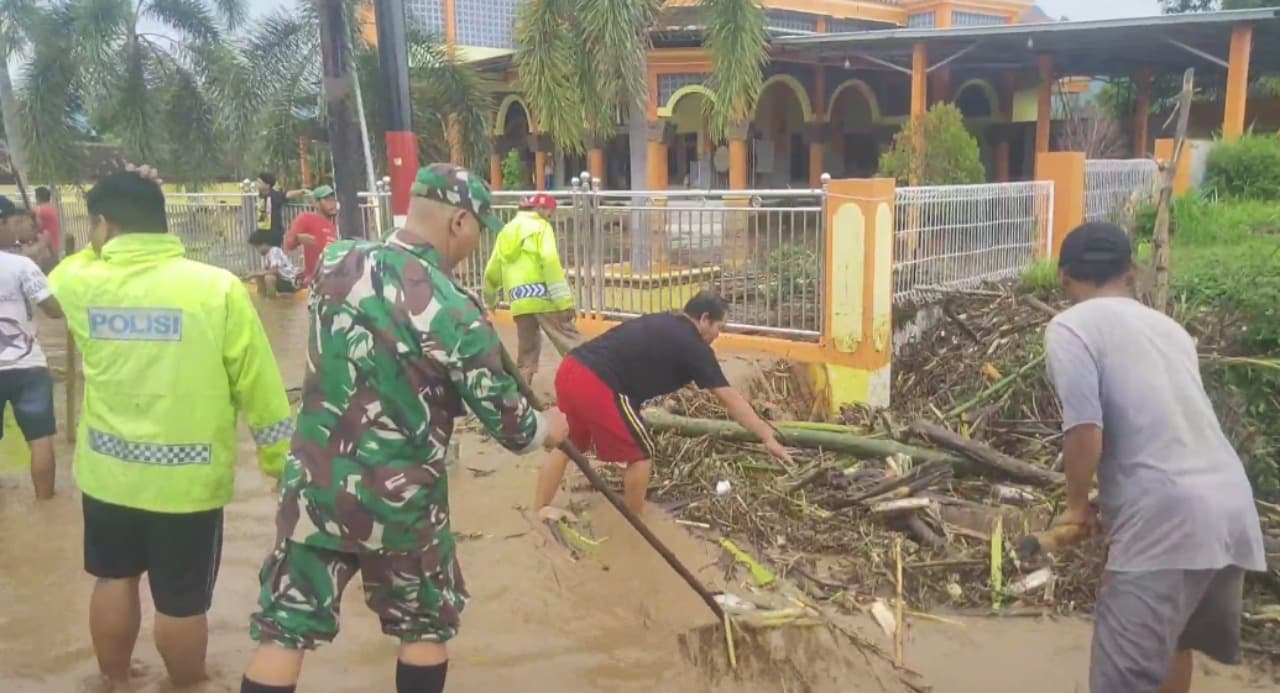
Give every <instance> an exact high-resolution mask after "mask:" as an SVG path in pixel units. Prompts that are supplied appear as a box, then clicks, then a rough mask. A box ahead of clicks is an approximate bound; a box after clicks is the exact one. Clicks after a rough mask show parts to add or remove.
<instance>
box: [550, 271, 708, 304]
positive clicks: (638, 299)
mask: <svg viewBox="0 0 1280 693" xmlns="http://www.w3.org/2000/svg"><path fill="white" fill-rule="evenodd" d="M720 272H721V270H720V268H719V267H700V268H695V269H681V270H672V271H669V272H653V273H644V274H640V273H632V272H631V268H630V267H629V266H628V265H626V264H625V263H624V264H613V265H606V266H605V268H604V271H603V272H602V273H601V274H600V275H599V281H600V284H602V285H603V289H604V302H603V303H602V304H601V305H603V309H604V310H605V311H618V312H626V313H661V312H665V311H669V310H677V309H680V308H683V307H684V304H685V303H688V302H689V299H691V298H693V297H694V295H695V294H697V293H698V292H699V291H701V290H702V289H703V288H705V287H706V286H707V285H709V284H712V283H714V282H715V281H716V280H717V279H718V278H719V277H720ZM565 276H566V278H568V279H569V282H570V283H571V284H572V285H573V286H574V289H575V291H594V290H599V289H598V288H593V287H592V286H591V283H592V282H591V278H590V277H588V276H583V273H580V272H578V271H576V270H572V269H571V270H567V271H566V272H565ZM593 303H594V301H593Z"/></svg>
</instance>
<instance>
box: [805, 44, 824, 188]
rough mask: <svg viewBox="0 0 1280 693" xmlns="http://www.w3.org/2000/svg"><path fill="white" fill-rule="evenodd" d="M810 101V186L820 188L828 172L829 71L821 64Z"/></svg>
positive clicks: (807, 128)
mask: <svg viewBox="0 0 1280 693" xmlns="http://www.w3.org/2000/svg"><path fill="white" fill-rule="evenodd" d="M825 30H826V22H825V21H824V22H823V31H825ZM809 102H810V103H812V104H813V121H812V122H809V123H805V130H806V134H807V135H808V137H809V187H811V188H818V187H820V186H821V185H822V174H824V173H826V171H825V170H823V169H825V168H826V160H827V71H826V69H825V68H824V67H822V66H821V65H818V66H817V67H816V68H815V69H814V74H813V94H811V95H810V98H809Z"/></svg>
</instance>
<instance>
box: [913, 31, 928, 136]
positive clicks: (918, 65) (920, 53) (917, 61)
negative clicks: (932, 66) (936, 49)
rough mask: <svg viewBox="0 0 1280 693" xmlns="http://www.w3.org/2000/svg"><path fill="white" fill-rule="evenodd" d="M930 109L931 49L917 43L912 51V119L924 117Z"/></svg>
mask: <svg viewBox="0 0 1280 693" xmlns="http://www.w3.org/2000/svg"><path fill="white" fill-rule="evenodd" d="M928 107H929V47H928V46H927V45H926V44H924V43H923V42H922V43H917V44H916V45H915V46H914V47H913V48H912V50H911V118H912V119H915V118H919V117H920V116H922V115H924V112H925V110H926V109H927V108H928Z"/></svg>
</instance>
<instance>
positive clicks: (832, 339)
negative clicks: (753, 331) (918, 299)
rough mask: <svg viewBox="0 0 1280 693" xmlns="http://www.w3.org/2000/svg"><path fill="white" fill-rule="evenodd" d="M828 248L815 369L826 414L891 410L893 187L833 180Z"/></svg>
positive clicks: (885, 182) (885, 181) (817, 389)
mask: <svg viewBox="0 0 1280 693" xmlns="http://www.w3.org/2000/svg"><path fill="white" fill-rule="evenodd" d="M827 190H828V196H827V202H826V228H827V233H826V234H825V235H824V241H825V245H824V248H823V252H824V259H825V261H826V266H827V268H828V270H827V271H826V272H824V273H823V277H824V284H823V287H822V290H823V299H824V300H823V302H822V306H823V320H822V334H821V336H820V338H819V345H820V347H821V349H822V351H823V353H824V358H823V362H822V363H818V364H813V365H811V366H810V374H811V380H812V381H813V384H814V386H815V387H814V391H815V392H818V393H821V394H820V396H821V398H822V403H823V405H825V407H824V408H825V409H826V410H827V411H828V412H838V411H839V410H840V408H841V407H843V406H846V405H848V404H854V403H866V404H870V405H872V406H876V407H886V406H888V405H889V381H890V369H891V366H892V361H893V243H894V238H893V235H894V229H893V225H894V213H893V205H894V182H893V180H892V179H885V178H877V179H869V180H833V181H831V183H830V184H829V185H828V188H827Z"/></svg>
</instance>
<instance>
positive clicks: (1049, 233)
mask: <svg viewBox="0 0 1280 693" xmlns="http://www.w3.org/2000/svg"><path fill="white" fill-rule="evenodd" d="M1036 180H1047V181H1052V182H1053V218H1052V219H1049V220H1048V223H1046V224H1044V225H1043V226H1042V227H1041V236H1040V253H1041V256H1042V257H1048V258H1051V259H1054V260H1056V259H1057V258H1058V253H1059V251H1061V250H1062V240H1063V239H1064V238H1066V237H1067V234H1068V233H1070V232H1071V231H1072V230H1073V229H1075V228H1076V227H1077V226H1079V225H1080V224H1082V223H1084V152H1044V153H1041V154H1038V155H1036Z"/></svg>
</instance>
